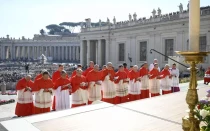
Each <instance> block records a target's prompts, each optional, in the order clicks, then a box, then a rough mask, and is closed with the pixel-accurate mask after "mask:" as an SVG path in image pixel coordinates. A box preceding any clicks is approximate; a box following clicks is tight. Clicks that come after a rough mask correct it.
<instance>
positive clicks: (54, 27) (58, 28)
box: [46, 24, 65, 35]
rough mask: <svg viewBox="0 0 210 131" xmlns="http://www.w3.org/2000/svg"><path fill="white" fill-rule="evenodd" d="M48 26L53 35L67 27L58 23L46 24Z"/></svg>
mask: <svg viewBox="0 0 210 131" xmlns="http://www.w3.org/2000/svg"><path fill="white" fill-rule="evenodd" d="M46 28H47V29H48V30H49V32H48V33H49V34H51V35H54V34H55V32H63V31H64V29H65V27H63V26H59V25H56V24H51V25H48V26H46Z"/></svg>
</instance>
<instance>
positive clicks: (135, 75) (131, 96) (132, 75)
mask: <svg viewBox="0 0 210 131" xmlns="http://www.w3.org/2000/svg"><path fill="white" fill-rule="evenodd" d="M128 77H129V78H130V82H132V81H134V83H136V82H137V79H138V78H139V72H135V71H133V70H131V71H129V74H128ZM131 86H133V84H132V85H130V91H129V100H130V101H135V100H139V99H141V94H139V93H140V87H137V89H139V90H138V91H137V90H136V89H134V90H135V91H136V93H133V92H134V90H133V88H134V87H131ZM137 92H138V93H137Z"/></svg>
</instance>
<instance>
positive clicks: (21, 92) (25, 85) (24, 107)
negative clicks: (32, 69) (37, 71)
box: [15, 75, 34, 117]
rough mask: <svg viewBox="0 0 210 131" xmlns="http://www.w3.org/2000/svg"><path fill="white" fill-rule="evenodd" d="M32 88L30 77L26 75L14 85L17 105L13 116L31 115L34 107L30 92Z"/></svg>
mask: <svg viewBox="0 0 210 131" xmlns="http://www.w3.org/2000/svg"><path fill="white" fill-rule="evenodd" d="M33 88H34V83H33V81H31V76H30V75H27V76H26V77H25V78H22V79H21V80H19V81H18V83H17V85H16V90H17V96H18V98H17V105H16V109H15V114H16V115H17V116H18V117H20V116H29V115H32V114H33V111H34V105H33V97H32V91H33Z"/></svg>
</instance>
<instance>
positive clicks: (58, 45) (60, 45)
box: [0, 34, 80, 62]
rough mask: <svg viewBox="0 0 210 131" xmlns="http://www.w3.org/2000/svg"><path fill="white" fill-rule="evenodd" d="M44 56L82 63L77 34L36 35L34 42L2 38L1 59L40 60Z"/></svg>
mask: <svg viewBox="0 0 210 131" xmlns="http://www.w3.org/2000/svg"><path fill="white" fill-rule="evenodd" d="M42 54H44V55H45V56H46V57H47V58H49V59H51V60H53V61H66V62H70V61H75V62H79V61H80V42H79V37H78V35H77V34H71V35H69V36H61V35H57V36H56V35H53V36H50V35H43V36H42V35H34V38H33V40H31V39H25V38H24V37H22V39H12V38H10V37H9V35H7V37H6V38H0V59H2V60H4V59H11V60H14V59H16V60H18V59H20V58H28V59H38V58H39V57H40V56H41V55H42Z"/></svg>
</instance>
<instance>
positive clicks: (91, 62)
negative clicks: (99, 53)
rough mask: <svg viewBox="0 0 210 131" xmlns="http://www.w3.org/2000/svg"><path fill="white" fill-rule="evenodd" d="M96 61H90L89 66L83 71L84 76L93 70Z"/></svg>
mask: <svg viewBox="0 0 210 131" xmlns="http://www.w3.org/2000/svg"><path fill="white" fill-rule="evenodd" d="M93 67H94V62H93V61H90V63H89V67H88V68H87V69H86V70H85V71H84V72H83V73H82V75H83V76H86V75H87V74H88V73H89V72H90V71H91V70H93Z"/></svg>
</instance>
